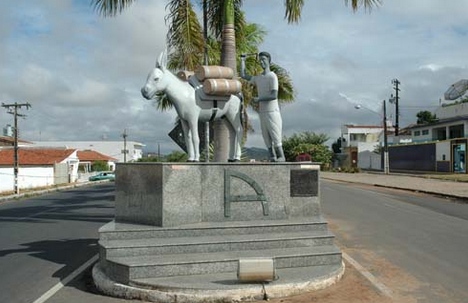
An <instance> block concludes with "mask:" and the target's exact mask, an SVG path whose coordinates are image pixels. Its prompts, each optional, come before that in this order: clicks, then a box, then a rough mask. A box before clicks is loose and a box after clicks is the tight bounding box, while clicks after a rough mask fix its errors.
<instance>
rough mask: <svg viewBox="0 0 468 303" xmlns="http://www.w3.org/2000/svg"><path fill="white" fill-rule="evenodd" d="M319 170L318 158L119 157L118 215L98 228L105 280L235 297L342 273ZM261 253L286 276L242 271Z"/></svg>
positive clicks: (194, 296) (151, 293)
mask: <svg viewBox="0 0 468 303" xmlns="http://www.w3.org/2000/svg"><path fill="white" fill-rule="evenodd" d="M319 174H320V169H319V166H318V165H315V164H313V163H233V164H228V163H226V164H224V163H193V164H192V163H131V164H118V165H117V171H116V201H115V202H116V217H115V221H113V222H111V223H109V224H107V225H105V226H103V227H102V228H101V229H100V230H99V233H100V240H99V247H100V262H99V264H98V265H97V266H96V267H95V268H94V277H95V281H96V284H97V286H98V288H100V289H101V290H103V291H104V292H106V293H108V294H110V295H115V296H123V297H126V298H140V299H145V300H152V301H164V302H176V301H177V302H180V300H181V298H185V299H186V300H187V301H190V302H197V301H198V302H206V301H207V300H208V301H209V302H227V301H236V300H239V299H241V300H254V299H259V298H260V299H262V297H261V296H264V295H265V291H266V289H268V291H269V294H268V295H269V296H285V295H290V294H293V293H298V292H300V291H309V290H313V289H318V288H323V287H326V286H328V285H330V284H332V283H334V282H335V281H336V280H338V279H339V278H340V277H341V275H342V274H343V271H344V267H343V263H342V260H341V251H340V250H339V248H338V247H336V246H335V245H334V236H333V234H331V233H330V232H329V231H328V228H327V223H326V221H325V220H324V219H323V218H322V216H321V212H320V190H319ZM255 257H267V258H273V259H274V262H275V267H276V269H277V273H278V277H279V279H278V280H277V281H275V282H273V283H270V284H268V287H267V288H265V287H261V288H259V285H258V284H255V283H254V284H246V283H240V282H237V280H236V271H237V265H238V261H239V259H241V258H255ZM294 273H297V274H296V275H295V274H294ZM177 281H180V283H178V282H177ZM291 283H292V284H291ZM286 285H289V286H291V287H292V288H291V290H290V291H288V290H287V289H289V288H288V287H286Z"/></svg>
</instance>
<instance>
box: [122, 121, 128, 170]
mask: <svg viewBox="0 0 468 303" xmlns="http://www.w3.org/2000/svg"><path fill="white" fill-rule="evenodd" d="M127 137H128V134H127V129H124V131H123V133H122V138H123V139H124V149H123V151H122V152H123V154H124V163H127V153H128V150H127Z"/></svg>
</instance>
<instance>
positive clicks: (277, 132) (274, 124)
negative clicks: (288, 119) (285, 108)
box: [259, 110, 283, 148]
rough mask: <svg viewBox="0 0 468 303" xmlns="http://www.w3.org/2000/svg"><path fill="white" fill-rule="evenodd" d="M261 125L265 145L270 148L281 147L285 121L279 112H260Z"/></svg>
mask: <svg viewBox="0 0 468 303" xmlns="http://www.w3.org/2000/svg"><path fill="white" fill-rule="evenodd" d="M259 115H260V124H261V127H262V136H263V140H264V141H265V145H266V146H267V147H268V148H271V147H272V146H274V147H279V146H281V145H282V144H281V140H282V128H283V120H282V119H281V114H280V112H279V111H278V110H275V111H270V112H260V113H259Z"/></svg>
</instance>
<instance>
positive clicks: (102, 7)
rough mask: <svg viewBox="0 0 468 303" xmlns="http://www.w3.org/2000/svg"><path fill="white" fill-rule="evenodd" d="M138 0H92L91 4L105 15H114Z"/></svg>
mask: <svg viewBox="0 0 468 303" xmlns="http://www.w3.org/2000/svg"><path fill="white" fill-rule="evenodd" d="M135 1H136V0H91V3H90V4H91V6H92V7H93V9H94V10H95V11H96V12H98V13H99V14H100V15H101V16H104V17H114V16H116V15H117V14H120V13H122V11H123V10H124V9H126V8H127V7H129V6H130V5H132V4H133V3H134V2H135Z"/></svg>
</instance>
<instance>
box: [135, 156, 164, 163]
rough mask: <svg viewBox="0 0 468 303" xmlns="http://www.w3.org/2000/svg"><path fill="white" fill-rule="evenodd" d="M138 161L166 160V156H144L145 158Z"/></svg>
mask: <svg viewBox="0 0 468 303" xmlns="http://www.w3.org/2000/svg"><path fill="white" fill-rule="evenodd" d="M138 162H164V157H158V156H154V157H144V158H140V159H138Z"/></svg>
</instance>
